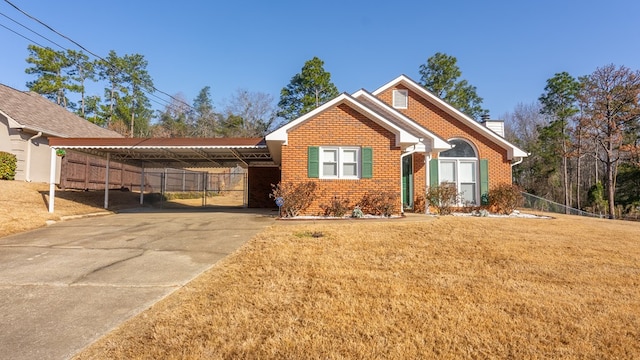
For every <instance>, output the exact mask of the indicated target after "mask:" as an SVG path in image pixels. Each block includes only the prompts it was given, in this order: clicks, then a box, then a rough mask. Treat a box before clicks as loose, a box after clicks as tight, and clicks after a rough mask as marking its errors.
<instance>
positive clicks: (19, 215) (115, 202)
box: [0, 180, 140, 237]
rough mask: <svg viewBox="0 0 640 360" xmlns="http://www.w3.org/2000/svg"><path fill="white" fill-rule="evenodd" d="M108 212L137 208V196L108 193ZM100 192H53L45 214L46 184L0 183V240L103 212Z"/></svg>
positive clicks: (47, 186) (138, 203) (47, 197)
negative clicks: (52, 210) (67, 218)
mask: <svg viewBox="0 0 640 360" xmlns="http://www.w3.org/2000/svg"><path fill="white" fill-rule="evenodd" d="M109 205H110V209H111V210H119V209H124V208H131V207H136V206H140V194H139V193H132V192H122V191H117V190H116V191H113V190H112V191H110V192H109ZM103 206H104V192H103V191H89V192H85V191H71V190H69V191H60V190H57V191H56V199H55V213H54V214H50V213H49V184H45V183H27V182H23V181H6V180H0V237H2V236H6V235H10V234H15V233H18V232H22V231H27V230H32V229H35V228H39V227H42V226H46V221H47V220H54V221H59V220H60V219H61V218H62V217H64V216H70V215H84V214H92V213H99V212H104V211H105V210H104V208H103Z"/></svg>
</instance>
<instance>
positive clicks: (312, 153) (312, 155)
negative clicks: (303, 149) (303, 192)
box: [307, 146, 320, 178]
mask: <svg viewBox="0 0 640 360" xmlns="http://www.w3.org/2000/svg"><path fill="white" fill-rule="evenodd" d="M307 155H308V157H307V176H308V177H310V178H318V177H320V148H319V147H317V146H309V148H308V149H307Z"/></svg>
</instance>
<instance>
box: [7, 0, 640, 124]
mask: <svg viewBox="0 0 640 360" xmlns="http://www.w3.org/2000/svg"><path fill="white" fill-rule="evenodd" d="M10 1H11V2H12V3H14V4H15V5H16V6H18V7H20V8H21V9H22V10H24V11H26V12H28V13H29V14H31V15H33V16H34V17H37V18H38V19H40V20H42V21H43V22H45V23H46V24H48V25H50V26H51V27H53V28H54V29H56V30H58V31H59V32H61V33H63V34H65V35H67V36H68V37H70V38H72V39H73V40H75V41H76V42H78V43H80V44H81V45H83V46H84V47H85V48H87V49H89V50H91V51H92V52H94V53H96V54H99V55H101V56H106V55H107V54H108V52H109V50H115V51H116V52H117V54H118V55H120V56H122V55H125V54H133V53H138V54H142V55H144V56H145V58H146V60H147V61H148V63H149V66H148V71H149V73H150V75H151V76H152V78H153V80H154V82H155V86H156V88H158V89H160V90H162V91H164V92H167V93H169V94H172V95H174V94H178V93H180V94H182V96H184V97H185V98H186V99H187V100H188V102H189V103H191V102H192V101H193V98H194V97H195V96H196V95H197V94H198V92H199V91H200V90H201V89H202V88H203V87H204V86H210V87H211V94H212V97H213V101H214V106H215V107H216V108H217V109H218V110H221V109H222V107H223V106H224V103H225V101H226V100H227V99H229V98H230V97H231V96H232V94H233V93H235V92H236V91H237V90H238V89H245V90H249V91H254V92H263V93H268V94H271V95H272V96H273V97H274V101H275V102H277V100H278V98H279V93H280V90H281V89H282V88H283V87H284V86H286V85H287V84H288V83H289V81H290V80H291V77H292V76H293V75H295V74H296V73H299V72H300V69H301V68H302V66H303V65H304V63H305V61H307V60H309V59H311V58H313V57H314V56H317V57H319V58H320V59H322V60H323V61H324V62H325V65H324V67H325V70H326V71H328V72H330V73H331V76H332V81H333V83H334V84H335V85H336V86H337V87H338V90H339V91H341V92H348V93H352V92H354V91H357V90H359V89H361V88H364V89H367V90H369V91H374V90H375V89H376V88H378V87H380V86H382V85H384V84H385V83H387V82H388V81H390V80H392V79H394V78H395V77H396V76H398V75H400V74H405V75H407V76H409V77H411V78H413V79H414V80H416V81H419V80H420V76H419V74H418V68H419V66H420V65H421V64H424V63H426V60H427V58H429V57H430V56H432V55H433V54H435V53H436V52H444V53H446V54H448V55H452V56H455V57H456V58H457V59H458V65H459V67H460V69H461V70H462V78H464V79H466V80H468V81H469V83H471V84H472V85H474V86H476V87H477V92H478V94H479V95H480V96H481V97H482V98H483V99H484V102H483V106H484V107H485V108H487V109H489V111H490V113H491V116H492V118H500V117H501V116H502V115H503V114H504V113H505V112H510V111H513V109H514V107H515V106H516V105H517V104H518V103H531V102H534V101H536V100H537V99H538V97H539V96H540V94H542V92H543V91H544V86H545V82H546V80H547V79H548V78H550V77H552V76H553V75H554V74H555V73H557V72H561V71H567V72H569V73H570V74H571V75H573V76H576V77H577V76H581V75H586V74H589V73H591V72H593V71H594V70H595V69H596V68H597V67H600V66H604V65H607V64H610V63H613V64H615V65H624V66H627V67H629V68H631V69H633V70H638V69H640V47H639V46H638V45H639V44H638V41H639V39H640V36H639V35H640V27H639V26H638V25H637V16H638V14H639V13H640V2H638V1H635V0H624V1H623V0H609V1H606V2H604V1H592V0H586V1H563V0H556V1H547V0H543V1H439V2H436V1H414V0H407V1H389V0H385V1H379V0H369V1H348V0H342V1H334V0H325V1H275V0H274V1H242V0H236V1H223V2H218V1H204V0H202V1H190V0H184V1H164V0H157V1H138V0H128V1H122V0H111V1H108V2H104V1H81V0H74V1H71V0H59V1H48V0H47V1H45V0H31V1H26V0H10ZM3 15H4V16H3ZM6 16H8V17H9V18H11V19H14V20H16V21H18V22H20V23H22V24H24V25H26V26H28V27H29V28H31V29H33V30H35V31H37V32H38V33H40V34H42V35H44V36H46V37H47V38H49V39H51V40H54V41H55V42H57V43H58V44H60V45H63V46H65V47H68V48H75V49H77V48H76V47H75V46H74V45H73V44H71V43H70V42H68V41H66V40H64V39H62V38H60V37H59V36H57V35H55V34H54V33H52V32H50V31H49V30H47V29H45V28H43V27H42V26H40V25H38V24H37V23H35V22H34V21H32V20H30V19H28V18H26V17H25V16H24V15H22V14H20V13H19V12H17V11H16V10H15V9H14V8H13V7H11V6H10V5H9V4H8V3H6V2H5V1H4V0H0V44H1V45H2V46H1V49H2V50H1V54H0V83H3V84H5V85H9V86H12V87H14V88H17V89H20V90H26V86H25V83H26V82H27V81H29V80H32V79H33V77H32V76H31V75H27V74H25V73H24V69H25V68H27V67H28V64H27V63H26V61H25V59H26V58H27V56H28V51H27V45H29V44H30V43H32V42H30V41H28V40H25V39H23V38H21V37H19V36H18V35H15V34H14V33H12V32H10V31H8V30H7V29H5V28H4V27H2V26H6V27H9V28H11V29H13V30H15V31H18V32H19V33H21V34H23V35H25V36H27V37H29V38H31V39H33V40H35V41H37V42H38V43H40V44H41V45H43V46H50V47H52V48H54V49H59V48H57V46H55V45H54V44H51V43H50V42H48V41H47V40H44V39H42V38H40V37H38V36H37V35H35V34H33V33H31V32H29V31H28V30H25V29H24V28H22V27H20V26H19V25H16V24H15V23H14V22H12V21H11V20H9V19H8V18H7V17H6ZM100 95H102V94H101V92H100ZM160 96H161V97H163V98H166V97H164V96H162V95H160ZM154 105H155V106H157V107H160V105H157V104H155V103H154Z"/></svg>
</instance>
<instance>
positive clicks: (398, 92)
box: [391, 89, 409, 109]
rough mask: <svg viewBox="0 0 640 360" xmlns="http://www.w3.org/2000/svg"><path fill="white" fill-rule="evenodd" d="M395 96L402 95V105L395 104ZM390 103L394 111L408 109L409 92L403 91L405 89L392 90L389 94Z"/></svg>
mask: <svg viewBox="0 0 640 360" xmlns="http://www.w3.org/2000/svg"><path fill="white" fill-rule="evenodd" d="M396 94H402V96H403V97H404V104H398V103H396ZM391 102H392V103H393V107H394V108H395V109H406V108H408V107H409V90H405V89H400V90H393V91H392V94H391Z"/></svg>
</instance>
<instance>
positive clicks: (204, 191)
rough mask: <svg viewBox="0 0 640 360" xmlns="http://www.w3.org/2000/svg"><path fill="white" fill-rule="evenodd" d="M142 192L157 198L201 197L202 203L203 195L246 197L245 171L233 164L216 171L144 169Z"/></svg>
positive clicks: (205, 196)
mask: <svg viewBox="0 0 640 360" xmlns="http://www.w3.org/2000/svg"><path fill="white" fill-rule="evenodd" d="M144 177H145V191H146V192H150V193H156V194H161V197H160V199H161V200H163V199H170V198H174V199H185V198H197V197H201V198H202V201H203V202H202V205H206V201H207V197H211V196H223V195H226V196H228V195H230V194H232V195H235V197H237V198H241V199H243V200H242V202H243V204H242V205H243V206H246V205H247V199H246V191H245V188H246V181H247V174H246V170H245V169H243V168H241V167H239V166H237V167H235V168H230V169H223V170H221V171H216V172H206V171H193V170H185V169H171V168H166V169H148V170H145V172H144Z"/></svg>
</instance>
